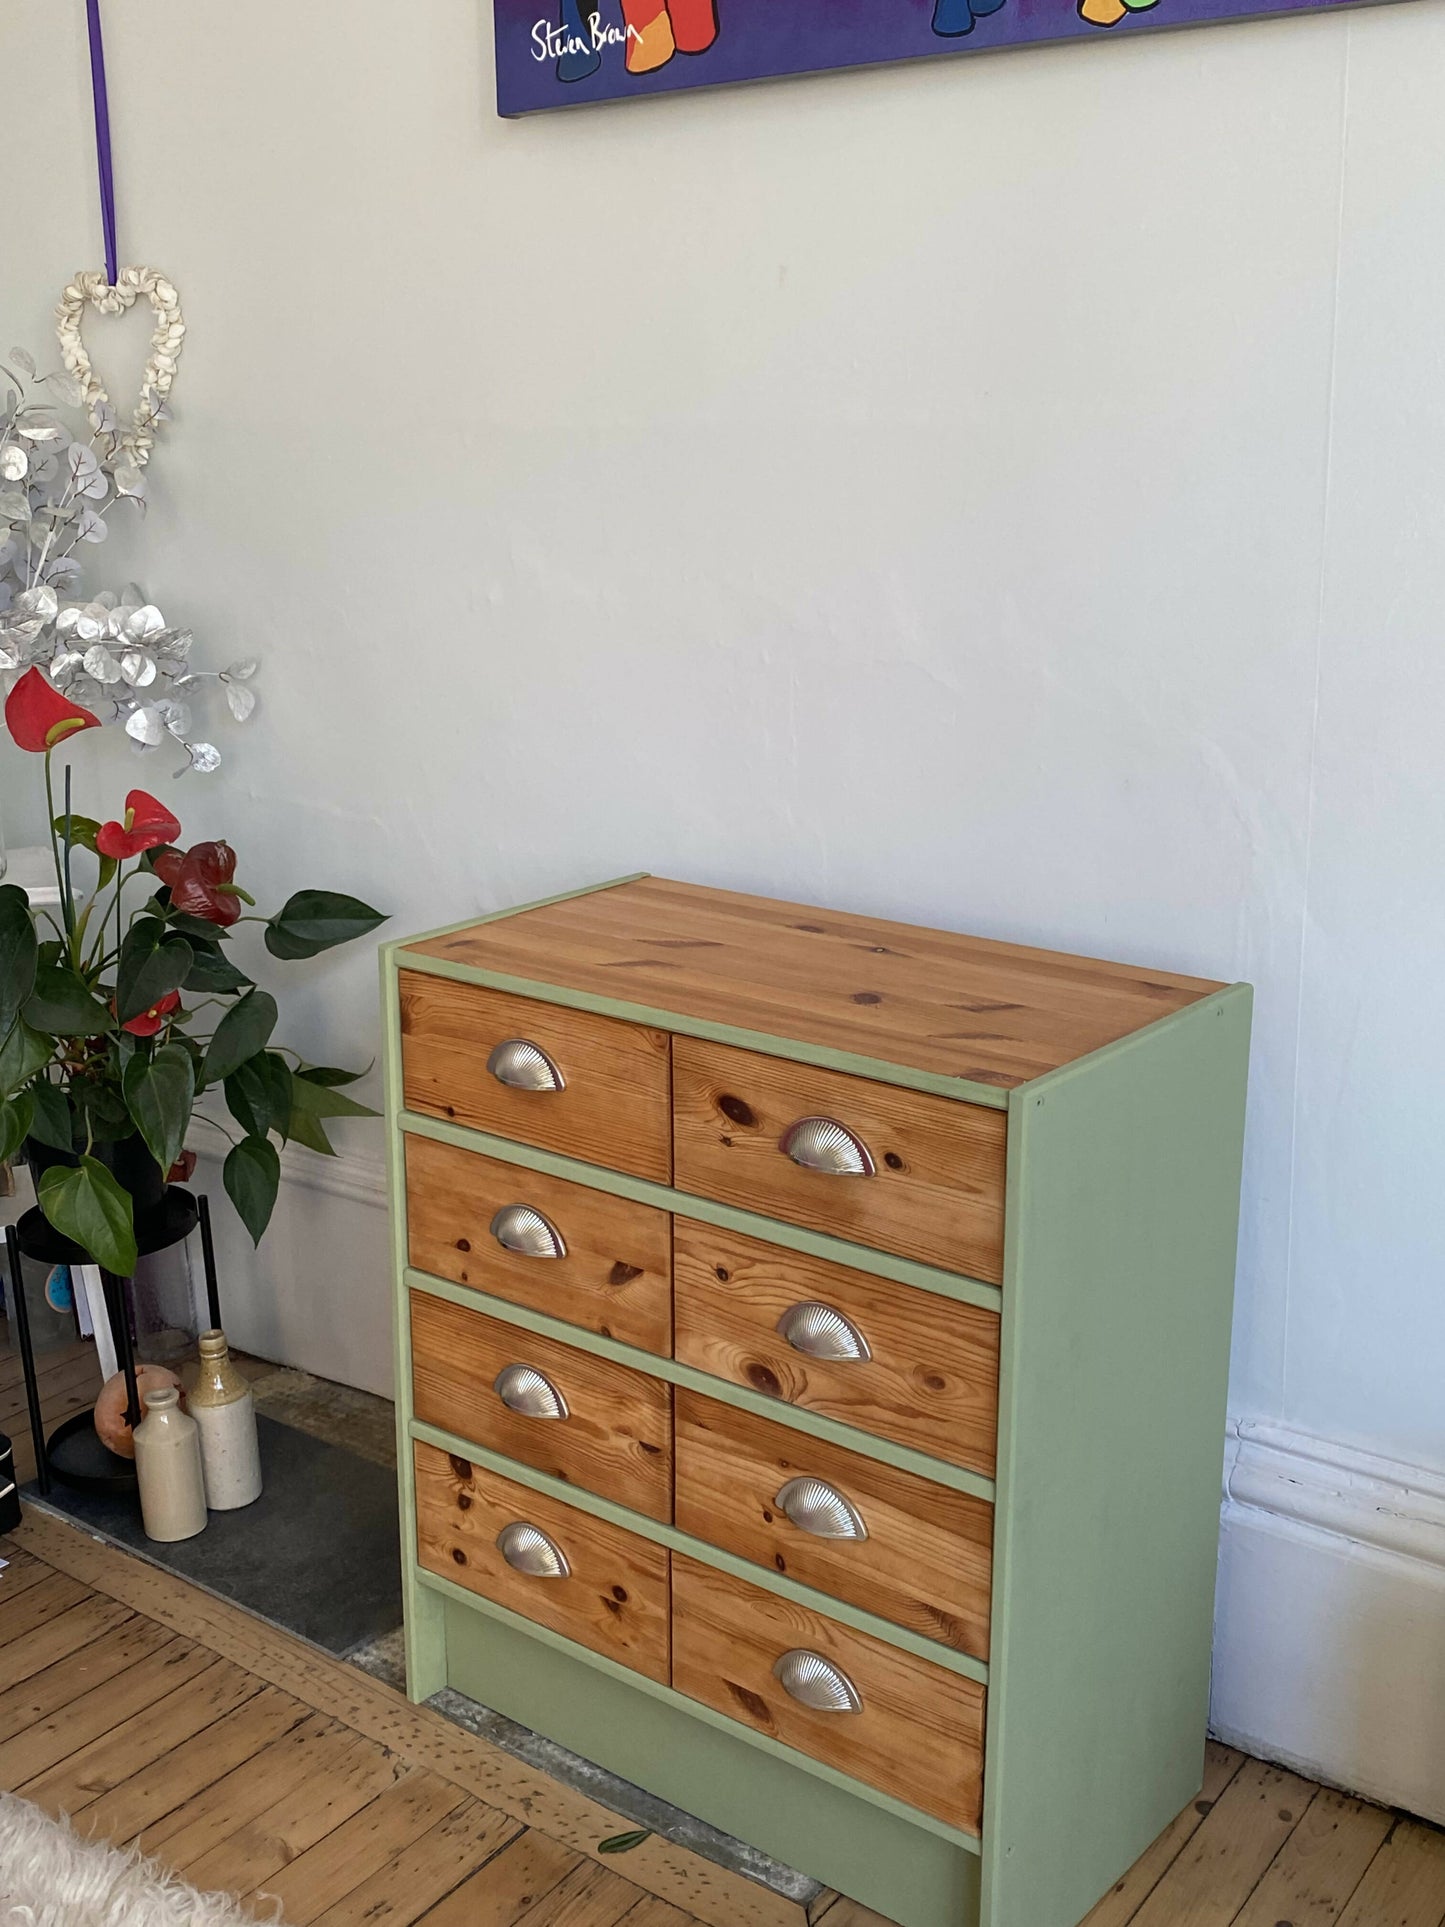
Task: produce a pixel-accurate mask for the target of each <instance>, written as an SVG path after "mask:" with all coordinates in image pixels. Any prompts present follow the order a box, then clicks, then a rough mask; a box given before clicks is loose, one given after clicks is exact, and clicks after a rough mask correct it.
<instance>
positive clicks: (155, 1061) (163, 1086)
mask: <svg viewBox="0 0 1445 1927" xmlns="http://www.w3.org/2000/svg"><path fill="white" fill-rule="evenodd" d="M122 1088H123V1089H124V1092H125V1103H126V1109H127V1110H128V1111H129V1112H130V1115H131V1116H132V1117H133V1118H134V1119H135V1123H136V1128H137V1129H138V1130H139V1132H140V1134H141V1136H142V1137H143V1138H144V1139H145V1141H146V1149H147V1150H148V1151H149V1152H150V1154H151V1156H152V1157H153V1158H154V1159H155V1161H156V1163H157V1164H158V1165H159V1166H160V1167H161V1170H162V1171H169V1170H170V1168H171V1166H172V1165H173V1164H174V1163H175V1161H176V1159H177V1158H178V1157H179V1156H180V1155H181V1149H182V1147H183V1145H184V1144H185V1141H186V1126H187V1125H188V1124H189V1123H190V1121H191V1104H192V1102H193V1101H194V1098H195V1094H196V1074H195V1071H194V1069H193V1067H192V1065H191V1056H190V1052H189V1051H187V1050H186V1049H184V1048H183V1047H182V1046H181V1045H180V1044H163V1045H162V1046H161V1048H160V1049H159V1050H158V1051H156V1052H155V1053H154V1055H153V1056H150V1057H147V1056H145V1055H144V1054H143V1053H142V1052H140V1051H137V1052H136V1054H135V1055H134V1056H133V1057H132V1058H131V1060H130V1062H129V1063H128V1064H127V1065H126V1067H125V1072H124V1075H123V1078H122Z"/></svg>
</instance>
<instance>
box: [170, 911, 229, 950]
mask: <svg viewBox="0 0 1445 1927" xmlns="http://www.w3.org/2000/svg"><path fill="white" fill-rule="evenodd" d="M166 921H167V922H168V923H169V924H170V927H171V929H172V930H174V931H175V932H176V934H177V936H181V937H187V938H189V939H190V941H191V942H192V943H193V944H206V945H209V947H210V948H211V949H212V950H216V949H219V948H220V946H221V944H222V943H224V942H225V939H226V932H225V931H224V930H223V929H222V928H221V927H220V925H219V924H216V923H207V921H206V919H205V918H204V917H191V916H187V915H186V913H185V911H183V910H173V911H172V912H171V914H170V916H169V917H168V918H167V919H166Z"/></svg>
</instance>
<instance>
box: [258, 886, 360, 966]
mask: <svg viewBox="0 0 1445 1927" xmlns="http://www.w3.org/2000/svg"><path fill="white" fill-rule="evenodd" d="M385 922H386V917H385V914H384V913H383V912H382V911H380V910H373V909H372V907H371V905H370V904H369V903H362V902H361V900H360V899H359V898H358V897H347V896H340V895H338V894H337V893H336V892H335V891H332V890H298V891H297V892H296V894H295V896H293V897H291V898H290V899H289V900H288V901H287V902H286V904H285V905H284V906H283V907H282V908H281V909H280V910H278V911H277V912H276V914H275V916H274V917H272V919H271V921H270V922H269V923H268V924H267V925H266V948H267V949H268V950H269V951H270V952H271V955H272V956H273V957H284V958H287V959H288V960H289V959H292V958H296V957H315V956H319V954H320V953H321V952H322V951H323V950H330V949H331V948H332V946H333V945H335V944H338V943H350V942H351V941H352V939H353V938H355V937H364V936H366V935H367V933H368V932H369V931H372V930H375V929H377V928H378V927H379V926H380V925H381V924H383V923H385Z"/></svg>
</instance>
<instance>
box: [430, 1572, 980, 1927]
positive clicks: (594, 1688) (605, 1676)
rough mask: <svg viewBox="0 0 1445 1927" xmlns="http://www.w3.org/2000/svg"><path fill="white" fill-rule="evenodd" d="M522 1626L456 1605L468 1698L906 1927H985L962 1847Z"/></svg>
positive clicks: (458, 1671)
mask: <svg viewBox="0 0 1445 1927" xmlns="http://www.w3.org/2000/svg"><path fill="white" fill-rule="evenodd" d="M451 1590H454V1589H451ZM511 1617H512V1616H511V1615H508V1617H507V1619H503V1618H502V1617H501V1616H499V1615H497V1616H494V1615H493V1614H491V1613H486V1612H478V1611H476V1610H475V1609H474V1605H473V1602H472V1601H471V1600H466V1601H465V1602H463V1601H462V1600H458V1599H451V1598H449V1599H448V1601H447V1604H446V1630H447V1650H448V1654H449V1664H448V1673H449V1678H450V1683H451V1685H452V1686H454V1687H455V1688H456V1689H457V1691H458V1692H461V1693H465V1694H467V1695H468V1696H469V1697H470V1698H472V1699H475V1700H480V1701H481V1703H482V1704H483V1705H484V1706H491V1707H494V1708H495V1709H496V1710H497V1711H498V1712H501V1713H505V1714H506V1715H507V1716H508V1717H509V1718H511V1719H514V1720H518V1721H520V1722H521V1724H522V1725H524V1726H528V1727H531V1728H533V1729H534V1730H535V1731H538V1732H543V1733H546V1734H548V1735H549V1736H550V1737H551V1738H552V1739H554V1740H556V1741H558V1742H559V1743H560V1744H561V1745H563V1746H566V1747H568V1748H570V1749H571V1751H572V1752H574V1753H578V1754H580V1755H581V1756H582V1757H583V1758H584V1759H587V1760H593V1761H596V1762H597V1763H598V1764H599V1765H601V1766H605V1767H607V1768H608V1769H609V1771H611V1772H613V1773H617V1774H620V1775H621V1776H622V1778H623V1779H625V1780H630V1781H632V1782H633V1784H634V1785H636V1786H641V1787H645V1788H646V1789H647V1790H648V1791H649V1792H651V1793H655V1794H658V1795H659V1796H660V1797H661V1798H663V1799H665V1800H670V1801H671V1802H672V1803H673V1804H674V1805H675V1806H679V1807H682V1808H683V1809H684V1811H686V1812H688V1813H693V1814H696V1815H697V1816H698V1817H699V1818H700V1819H703V1820H706V1821H708V1822H709V1823H710V1824H711V1825H713V1826H716V1827H721V1828H722V1829H723V1830H724V1831H725V1832H728V1833H731V1834H734V1835H735V1836H736V1837H737V1838H739V1839H742V1840H747V1841H749V1842H751V1843H752V1844H753V1845H754V1846H757V1847H761V1848H762V1849H763V1851H764V1852H766V1853H770V1854H772V1855H773V1856H774V1857H775V1858H776V1859H778V1860H781V1861H783V1862H784V1863H785V1864H786V1865H788V1866H792V1867H797V1868H798V1869H799V1870H800V1871H801V1872H803V1873H807V1874H811V1875H812V1876H813V1878H814V1879H816V1880H821V1881H823V1882H824V1883H825V1884H826V1885H828V1886H830V1887H834V1888H836V1889H838V1891H839V1892H841V1893H846V1894H848V1895H850V1896H851V1897H852V1898H854V1899H856V1900H860V1901H863V1902H864V1903H865V1904H866V1905H868V1906H870V1907H875V1908H877V1909H878V1910H879V1911H880V1912H881V1913H883V1914H885V1915H886V1916H887V1917H888V1918H889V1919H891V1920H896V1921H899V1922H901V1923H902V1927H977V1922H978V1918H979V1915H978V1866H979V1863H978V1859H977V1857H976V1855H975V1854H973V1853H970V1852H969V1851H968V1850H967V1847H966V1846H965V1845H964V1844H963V1843H962V1842H961V1841H957V1842H956V1841H955V1840H952V1839H945V1838H943V1837H941V1836H940V1835H939V1834H937V1833H934V1832H933V1831H931V1830H930V1829H929V1828H928V1827H927V1826H926V1825H923V1824H920V1823H919V1819H918V1817H916V1816H909V1817H899V1814H895V1813H892V1812H889V1811H887V1810H885V1809H884V1808H883V1807H881V1806H878V1805H874V1804H873V1803H872V1802H871V1801H869V1800H865V1799H862V1798H860V1797H859V1796H858V1794H857V1793H855V1792H853V1791H852V1790H850V1789H849V1788H848V1786H847V1784H846V1783H841V1784H839V1785H836V1786H835V1785H833V1784H831V1783H830V1782H829V1781H827V1780H825V1779H822V1778H820V1777H818V1776H817V1775H815V1774H814V1773H813V1772H811V1771H803V1770H800V1764H799V1763H798V1762H797V1759H796V1756H785V1757H778V1756H775V1754H774V1753H773V1752H772V1751H770V1750H768V1748H767V1747H766V1746H765V1747H759V1746H758V1745H756V1744H754V1743H753V1742H754V1740H756V1739H758V1738H761V1737H762V1736H761V1735H749V1736H748V1737H744V1733H745V1729H743V1728H740V1727H736V1726H733V1725H732V1724H731V1722H727V1721H723V1720H721V1718H720V1716H718V1715H711V1714H710V1713H709V1709H707V1708H704V1707H698V1706H695V1705H693V1704H692V1703H691V1702H689V1701H686V1700H683V1699H681V1697H680V1696H679V1695H676V1694H673V1693H671V1692H669V1691H668V1689H667V1688H665V1687H658V1688H655V1689H653V1690H652V1691H639V1690H638V1689H639V1686H647V1685H648V1684H649V1682H645V1681H642V1680H640V1679H638V1678H636V1677H632V1676H627V1675H625V1674H622V1673H621V1669H620V1668H619V1669H614V1670H613V1671H605V1670H602V1669H601V1668H599V1667H595V1666H592V1665H589V1664H588V1663H587V1661H586V1658H585V1657H584V1656H583V1655H581V1654H580V1653H579V1652H578V1651H577V1650H576V1649H575V1648H569V1647H567V1646H565V1644H564V1643H563V1642H558V1643H557V1644H556V1645H555V1646H554V1645H552V1644H549V1643H547V1642H544V1641H542V1640H539V1639H538V1638H537V1637H535V1629H530V1630H523V1628H522V1624H521V1623H520V1622H519V1623H510V1624H509V1623H508V1619H511ZM614 1674H615V1675H616V1676H614ZM700 1716H704V1717H700ZM768 1745H769V1746H770V1745H771V1743H768ZM782 1753H783V1749H781V1748H780V1749H778V1755H782ZM835 1777H836V1776H835ZM904 1811H905V1810H902V1809H900V1813H902V1812H904ZM620 1871H622V1872H625V1871H626V1867H625V1865H622V1866H620Z"/></svg>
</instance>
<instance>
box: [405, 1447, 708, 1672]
mask: <svg viewBox="0 0 1445 1927" xmlns="http://www.w3.org/2000/svg"><path fill="white" fill-rule="evenodd" d="M415 1463H416V1540H417V1558H418V1559H419V1561H420V1562H421V1564H422V1565H423V1566H425V1568H426V1569H427V1571H428V1572H434V1573H439V1574H440V1575H441V1577H442V1578H444V1579H450V1580H453V1581H454V1582H455V1583H456V1584H457V1585H459V1586H465V1587H466V1588H467V1590H468V1591H469V1592H475V1593H480V1594H481V1596H482V1597H483V1598H484V1599H490V1600H493V1601H494V1602H495V1603H496V1604H497V1605H499V1606H509V1607H510V1608H511V1610H512V1611H513V1612H516V1613H523V1614H525V1616H526V1617H527V1618H528V1619H532V1620H535V1621H536V1622H537V1624H538V1625H539V1626H549V1627H550V1628H551V1629H552V1631H553V1632H554V1633H565V1634H566V1636H567V1638H568V1639H575V1640H576V1641H577V1643H578V1644H579V1645H581V1646H587V1647H590V1648H591V1650H592V1651H593V1652H594V1653H605V1654H606V1655H607V1657H608V1659H615V1660H618V1661H620V1663H621V1664H622V1665H624V1666H631V1667H632V1668H633V1670H634V1671H636V1672H639V1673H646V1675H647V1676H648V1678H649V1679H655V1680H661V1682H662V1683H663V1685H664V1686H665V1685H666V1684H667V1681H668V1677H669V1673H670V1666H669V1660H668V1640H669V1633H670V1627H669V1614H668V1581H667V1553H666V1552H665V1551H664V1550H663V1548H662V1547H661V1546H655V1545H653V1544H652V1542H651V1540H648V1539H639V1538H637V1537H636V1536H635V1535H634V1534H633V1533H630V1532H624V1531H623V1530H622V1528H621V1527H620V1526H614V1525H608V1524H607V1523H606V1522H605V1521H604V1520H601V1519H593V1518H590V1517H589V1516H588V1515H587V1514H586V1513H585V1512H578V1511H576V1510H575V1509H574V1508H573V1507H572V1506H569V1505H563V1504H562V1503H561V1501H560V1500H557V1499H549V1498H547V1497H546V1496H545V1494H543V1493H540V1492H533V1491H531V1490H529V1489H528V1487H526V1486H524V1485H516V1484H514V1483H513V1481H512V1480H511V1479H502V1478H498V1476H497V1475H496V1473H494V1472H489V1471H488V1470H487V1468H486V1467H485V1466H481V1465H472V1464H470V1463H469V1462H468V1461H467V1460H466V1459H462V1458H453V1457H451V1456H450V1455H449V1454H448V1453H446V1452H439V1451H438V1450H437V1449H436V1447H435V1446H433V1445H417V1446H416V1448H415Z"/></svg>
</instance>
